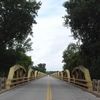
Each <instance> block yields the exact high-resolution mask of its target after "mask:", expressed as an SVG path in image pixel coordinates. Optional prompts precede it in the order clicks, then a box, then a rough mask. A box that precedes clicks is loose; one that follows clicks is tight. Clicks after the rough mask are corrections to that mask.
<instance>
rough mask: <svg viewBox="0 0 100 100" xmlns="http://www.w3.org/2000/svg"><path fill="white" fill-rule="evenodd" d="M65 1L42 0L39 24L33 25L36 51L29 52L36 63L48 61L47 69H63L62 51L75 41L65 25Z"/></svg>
mask: <svg viewBox="0 0 100 100" xmlns="http://www.w3.org/2000/svg"><path fill="white" fill-rule="evenodd" d="M64 1H65V0H60V2H58V0H42V2H43V4H42V8H41V9H40V11H39V16H38V18H37V22H38V24H37V25H35V26H34V27H33V32H34V38H33V39H32V41H33V49H34V51H32V52H29V53H28V54H29V55H31V56H32V59H33V61H34V62H35V64H38V63H42V62H43V63H46V65H47V70H62V53H63V51H64V50H65V48H66V47H67V46H68V44H69V43H70V42H72V41H73V42H74V40H73V38H72V37H71V36H70V35H71V32H70V29H67V28H65V27H64V26H63V19H62V16H64V14H65V11H64V8H63V7H62V4H63V2H64ZM49 12H50V13H49Z"/></svg>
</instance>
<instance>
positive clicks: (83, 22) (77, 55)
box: [63, 0, 100, 79]
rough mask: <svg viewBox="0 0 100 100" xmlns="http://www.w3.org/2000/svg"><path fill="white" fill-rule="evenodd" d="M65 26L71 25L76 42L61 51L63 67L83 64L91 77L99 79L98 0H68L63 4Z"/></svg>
mask: <svg viewBox="0 0 100 100" xmlns="http://www.w3.org/2000/svg"><path fill="white" fill-rule="evenodd" d="M63 6H64V8H65V10H66V15H65V16H64V25H65V27H71V32H72V36H73V37H74V39H76V40H77V41H78V42H77V43H71V44H69V46H68V47H67V49H66V50H65V51H64V52H63V63H64V66H63V68H64V69H67V68H68V69H69V70H72V69H73V68H74V67H76V66H79V65H84V66H85V67H87V68H88V69H89V70H90V73H91V76H92V78H95V79H100V1H99V0H69V1H66V2H65V3H64V4H63Z"/></svg>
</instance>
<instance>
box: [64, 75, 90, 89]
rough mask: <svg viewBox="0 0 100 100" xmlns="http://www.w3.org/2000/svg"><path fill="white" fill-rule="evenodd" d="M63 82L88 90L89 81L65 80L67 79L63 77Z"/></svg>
mask: <svg viewBox="0 0 100 100" xmlns="http://www.w3.org/2000/svg"><path fill="white" fill-rule="evenodd" d="M63 80H64V81H67V82H70V83H73V84H75V85H78V86H80V87H83V88H86V89H88V83H89V81H86V80H83V79H75V78H67V77H63Z"/></svg>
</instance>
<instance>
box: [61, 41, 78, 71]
mask: <svg viewBox="0 0 100 100" xmlns="http://www.w3.org/2000/svg"><path fill="white" fill-rule="evenodd" d="M79 53H80V52H79V47H78V46H77V45H76V44H74V43H71V44H69V45H68V47H67V49H66V50H65V51H64V52H63V63H64V66H63V69H64V70H65V69H69V70H70V71H72V70H73V68H75V67H76V66H78V65H79V64H80V56H79Z"/></svg>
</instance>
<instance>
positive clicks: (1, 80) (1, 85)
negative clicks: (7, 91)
mask: <svg viewBox="0 0 100 100" xmlns="http://www.w3.org/2000/svg"><path fill="white" fill-rule="evenodd" d="M5 83H6V78H5V77H1V78H0V90H2V89H4V88H5V85H6V84H5Z"/></svg>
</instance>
